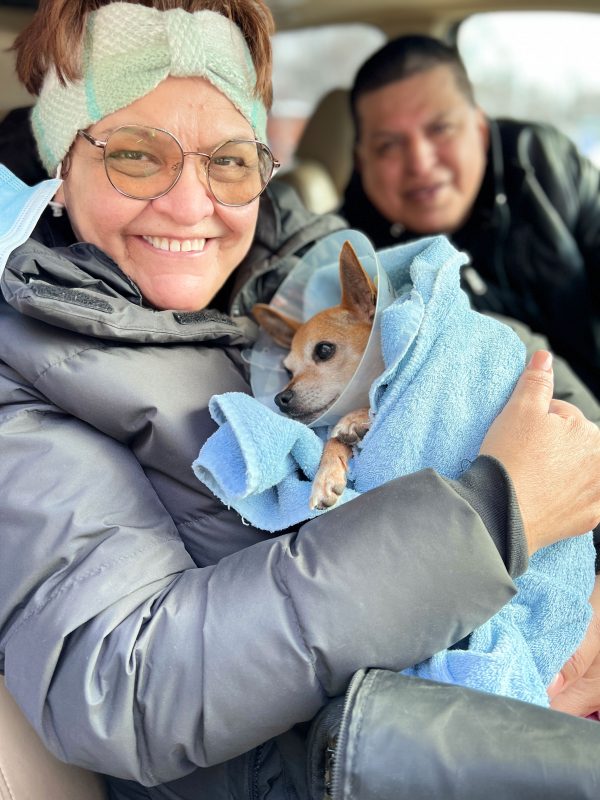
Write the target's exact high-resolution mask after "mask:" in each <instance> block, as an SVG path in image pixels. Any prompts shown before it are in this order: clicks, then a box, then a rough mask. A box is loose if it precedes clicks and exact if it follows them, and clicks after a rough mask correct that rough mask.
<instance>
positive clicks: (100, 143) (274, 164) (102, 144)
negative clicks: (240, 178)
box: [77, 125, 281, 208]
mask: <svg viewBox="0 0 600 800" xmlns="http://www.w3.org/2000/svg"><path fill="white" fill-rule="evenodd" d="M122 128H147V129H148V130H155V131H160V132H161V133H166V134H167V136H170V137H171V138H172V139H173V140H174V141H175V143H176V144H177V145H178V147H179V149H180V150H181V169H180V170H179V173H178V175H177V177H176V178H175V180H174V181H173V183H172V184H171V185H170V186H169V188H168V189H165V191H164V192H160V194H156V195H152V196H151V197H136V196H135V195H132V194H128V193H127V192H124V191H123V190H122V189H119V187H118V186H115V184H114V183H113V181H112V180H111V177H110V175H109V173H108V164H107V163H106V145H107V144H108V141H109V139H110V137H111V136H113V135H114V134H115V133H117V131H119V130H121V129H122ZM77 136H81V137H83V138H84V139H85V141H86V142H89V144H91V145H93V146H94V147H99V148H100V149H101V150H102V151H103V156H102V162H103V164H104V171H105V173H106V177H107V178H108V182H109V183H110V185H111V186H112V187H113V189H114V190H115V191H116V192H119V194H121V195H123V197H129V198H131V199H132V200H158V198H159V197H164V196H165V195H166V194H168V193H169V192H170V191H171V189H173V188H174V187H175V186H176V185H177V183H178V181H179V179H180V178H181V175H182V173H183V162H184V159H185V157H186V156H202V157H203V158H205V159H206V161H205V162H204V171H205V173H206V182H207V184H208V190H209V191H210V193H211V195H212V196H213V197H214V199H215V202H216V203H218V204H219V205H220V206H225V207H226V208H243V207H244V206H247V205H250V203H252V202H254V200H256V199H257V198H258V197H260V196H261V194H262V193H263V192H264V191H265V189H266V188H267V186H268V185H269V183H270V182H271V180H272V178H273V177H274V176H275V174H276V173H277V170H278V169H279V168H280V167H281V162H279V161H278V160H277V159H276V158H275V156H274V155H273V153H272V152H271V148H270V147H269V146H268V145H266V144H265V143H264V142H261V141H259V140H258V139H227V141H225V142H223V143H222V144H219V145H217V146H216V147H215V148H214V149H213V150H212V152H211V153H202V152H200V151H199V150H184V149H183V145H182V144H181V142H180V141H179V139H178V138H177V137H176V136H175V134H174V133H171V131H168V130H166V128H156V127H154V126H153V125H119V127H118V128H115V129H114V131H111V132H110V134H109V135H108V137H107V138H106V139H104V140H103V139H95V138H94V137H93V136H92V135H91V134H89V133H88V132H87V131H84V130H83V128H79V130H78V131H77ZM227 144H257V145H260V146H261V147H263V148H264V149H265V150H266V151H267V153H268V154H269V156H270V158H271V173H270V175H269V177H268V178H267V180H266V181H265V185H264V186H263V187H262V189H261V190H260V192H258V194H256V195H254V197H252V198H250V200H246V202H245V203H224V202H223V201H222V200H219V198H218V197H217V196H216V194H215V193H214V192H213V190H212V187H211V185H210V176H209V174H208V165H209V164H210V160H211V158H212V157H213V155H214V154H215V153H216V152H217V151H218V150H220V149H221V148H222V147H225V145H227Z"/></svg>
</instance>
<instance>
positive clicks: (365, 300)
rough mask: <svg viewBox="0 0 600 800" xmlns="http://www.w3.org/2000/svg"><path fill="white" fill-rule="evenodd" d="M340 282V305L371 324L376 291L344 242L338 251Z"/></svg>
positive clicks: (351, 248)
mask: <svg viewBox="0 0 600 800" xmlns="http://www.w3.org/2000/svg"><path fill="white" fill-rule="evenodd" d="M340 282H341V284H342V302H341V305H342V306H344V308H349V309H351V310H352V311H353V312H354V313H355V314H358V315H359V316H360V317H363V318H365V319H366V320H367V321H368V322H373V317H374V316H375V304H376V302H377V289H376V288H375V284H374V283H373V281H372V280H371V278H370V277H369V276H368V275H367V273H366V272H365V271H364V269H363V265H362V264H361V263H360V261H359V259H358V256H357V255H356V253H355V252H354V248H353V247H352V245H351V244H350V242H344V244H343V245H342V249H341V251H340Z"/></svg>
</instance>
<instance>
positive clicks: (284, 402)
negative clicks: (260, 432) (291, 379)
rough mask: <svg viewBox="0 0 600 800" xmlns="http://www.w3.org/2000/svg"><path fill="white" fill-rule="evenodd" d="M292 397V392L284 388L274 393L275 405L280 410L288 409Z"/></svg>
mask: <svg viewBox="0 0 600 800" xmlns="http://www.w3.org/2000/svg"><path fill="white" fill-rule="evenodd" d="M293 399H294V392H293V391H292V390H291V389H284V390H283V391H282V392H279V394H276V395H275V405H276V406H277V408H278V409H279V410H280V411H283V412H284V413H285V411H287V410H289V408H290V405H291V403H292V401H293Z"/></svg>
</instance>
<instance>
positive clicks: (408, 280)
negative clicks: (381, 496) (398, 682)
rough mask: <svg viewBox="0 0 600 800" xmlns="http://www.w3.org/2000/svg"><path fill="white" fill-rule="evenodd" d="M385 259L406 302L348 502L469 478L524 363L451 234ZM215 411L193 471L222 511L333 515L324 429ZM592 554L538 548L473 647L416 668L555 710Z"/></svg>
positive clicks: (251, 516)
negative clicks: (395, 484)
mask: <svg viewBox="0 0 600 800" xmlns="http://www.w3.org/2000/svg"><path fill="white" fill-rule="evenodd" d="M379 258H380V261H381V264H382V266H383V268H384V269H385V270H386V272H387V273H388V275H389V277H390V280H391V282H392V284H393V286H394V287H395V288H396V289H397V293H398V297H397V299H396V300H395V301H394V302H393V303H392V304H391V305H390V306H389V307H388V308H387V309H386V310H385V311H384V312H383V315H382V320H381V344H382V352H383V357H384V363H385V365H386V368H385V371H384V372H383V374H382V375H381V376H380V377H379V378H378V379H377V380H376V381H375V382H374V383H373V385H372V387H371V391H370V404H371V412H372V419H373V421H372V426H371V429H370V431H369V432H368V433H367V435H366V436H365V438H364V440H363V442H362V443H361V446H360V448H359V450H358V451H357V452H356V454H355V456H354V458H353V459H352V461H351V465H350V474H349V478H350V480H349V484H348V488H347V489H346V491H345V492H344V494H343V495H342V497H341V499H340V502H341V503H343V502H347V501H349V500H351V499H352V498H353V497H356V495H357V494H360V493H362V492H365V491H368V490H369V489H371V488H373V487H375V486H377V485H379V484H381V483H382V482H384V481H387V480H390V479H391V478H394V477H397V476H399V475H403V474H408V473H411V472H415V471H417V470H420V469H423V468H425V467H432V468H433V469H435V470H437V471H438V472H439V473H440V474H442V475H444V476H446V477H449V478H455V477H457V476H459V475H460V474H461V472H462V471H463V470H464V469H465V468H466V467H467V466H468V464H469V462H470V461H472V460H473V459H474V458H475V457H476V456H477V453H478V451H479V447H480V444H481V442H482V440H483V437H484V435H485V433H486V431H487V429H488V427H489V425H490V424H491V422H492V421H493V419H494V418H495V416H496V415H497V413H498V412H499V411H500V409H501V408H502V407H503V405H504V404H505V402H506V400H507V398H508V397H509V395H510V393H511V391H512V389H513V387H514V384H515V382H516V380H517V378H518V376H519V375H520V373H521V371H522V369H523V366H524V358H525V353H524V347H523V345H522V343H521V342H520V341H519V339H518V338H517V337H516V335H515V334H514V333H513V332H512V331H511V330H510V329H509V328H507V327H506V326H504V325H502V324H500V323H499V322H497V321H496V320H494V319H491V318H489V317H485V316H482V315H480V314H477V313H476V312H474V311H472V310H471V309H470V307H469V303H468V299H467V297H466V295H465V294H464V293H463V292H462V291H461V289H460V280H459V271H460V267H461V265H462V264H464V263H465V261H466V259H465V257H464V256H463V254H461V253H458V252H457V251H456V250H455V249H454V248H453V247H452V246H451V245H450V244H449V242H448V241H447V240H446V239H445V238H444V237H434V238H431V239H425V240H421V241H419V242H415V243H413V244H411V245H404V246H400V247H395V248H390V249H389V250H385V251H382V252H381V253H379ZM210 410H211V413H212V415H213V417H214V419H215V420H216V422H217V423H218V424H219V428H218V430H217V431H216V433H215V434H213V436H212V437H210V438H209V439H208V441H207V442H206V443H205V444H204V446H203V447H202V449H201V451H200V454H199V456H198V458H197V460H196V461H195V462H194V464H193V469H194V471H195V474H196V475H197V477H198V478H199V479H200V480H201V481H203V482H204V483H205V484H206V485H207V486H208V487H209V488H210V489H211V490H212V491H213V492H214V493H215V494H216V495H217V496H218V497H219V498H220V499H221V500H222V501H223V502H224V503H226V504H228V505H230V506H232V507H234V508H235V509H236V510H237V511H239V513H240V514H241V515H242V516H243V517H245V518H246V519H247V520H248V521H249V522H251V523H252V524H253V525H255V526H257V527H259V528H262V529H264V530H267V531H277V530H282V529H285V528H287V527H289V526H291V525H296V524H297V523H299V522H301V521H303V520H306V519H308V518H309V517H311V516H315V515H316V514H319V513H326V512H316V511H315V512H309V509H308V498H309V495H310V489H311V481H312V479H313V477H314V475H315V474H316V471H317V468H318V464H319V459H320V455H321V452H322V447H323V440H324V438H325V436H326V433H327V431H323V430H319V431H314V430H311V429H310V428H308V427H306V426H304V425H302V424H300V423H297V422H294V421H293V420H289V419H286V418H285V417H283V416H280V415H278V414H276V413H274V412H271V411H270V410H269V409H266V408H265V407H264V406H263V405H261V404H260V403H259V402H258V401H256V400H255V399H254V398H252V397H249V396H248V395H244V394H238V393H230V394H225V395H221V396H216V397H213V398H212V400H211V403H210ZM398 513H399V515H401V513H402V509H398ZM374 523H376V520H374ZM594 558H595V551H594V547H593V543H592V539H591V534H587V535H586V536H582V537H578V538H577V539H572V540H569V541H565V542H559V543H557V544H555V545H552V546H551V547H548V548H545V549H544V550H541V551H539V552H538V553H536V554H535V555H534V556H533V557H532V558H531V560H530V563H529V568H528V570H527V572H526V573H525V574H524V575H522V576H521V577H520V578H518V579H517V581H516V584H517V587H518V593H517V595H516V596H515V597H514V598H513V600H512V601H511V602H510V603H508V604H507V605H506V606H505V607H504V608H503V609H502V610H501V611H500V612H499V613H498V614H496V615H495V616H494V617H493V618H492V619H491V620H489V622H487V623H486V624H485V625H483V626H482V627H481V628H479V629H478V630H476V631H475V632H474V633H473V634H472V635H471V637H470V643H469V649H468V650H449V651H443V652H441V653H438V654H436V655H435V656H433V657H432V658H431V659H429V660H428V661H426V662H424V663H422V664H418V665H417V666H415V667H414V668H411V669H410V670H407V671H406V672H407V673H408V674H413V675H418V676H420V677H426V678H430V679H433V680H441V681H446V682H451V683H458V684H462V685H465V686H469V687H472V688H475V689H480V690H484V691H489V692H494V693H498V694H502V695H506V696H510V697H515V698H517V699H520V700H525V701H528V702H533V703H537V704H539V705H548V700H547V695H546V686H547V685H548V683H549V682H550V681H551V679H552V677H553V676H554V675H555V674H556V672H557V671H558V670H559V669H560V668H561V667H562V665H563V664H564V662H565V661H566V660H567V658H568V657H569V656H570V655H571V654H572V653H573V651H574V650H575V649H576V647H577V646H578V644H579V642H580V641H581V639H582V637H583V635H584V633H585V631H586V629H587V626H588V623H589V620H590V618H591V609H590V606H589V603H588V598H589V595H590V593H591V590H592V586H593V581H594Z"/></svg>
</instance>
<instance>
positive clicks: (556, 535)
mask: <svg viewBox="0 0 600 800" xmlns="http://www.w3.org/2000/svg"><path fill="white" fill-rule="evenodd" d="M553 385H554V384H553V374H552V357H551V355H550V353H547V352H545V351H543V350H539V351H537V352H536V353H535V354H534V355H533V357H532V359H531V361H530V362H529V364H528V366H527V368H526V369H525V371H524V372H523V374H522V375H521V377H520V379H519V381H518V383H517V385H516V387H515V389H514V391H513V394H512V395H511V397H510V399H509V401H508V403H507V404H506V406H505V408H504V409H503V410H502V412H501V413H500V414H499V415H498V417H497V418H496V420H495V421H494V423H493V424H492V426H491V427H490V429H489V431H488V433H487V435H486V437H485V439H484V441H483V443H482V446H481V450H480V453H481V454H482V455H489V456H493V457H494V458H497V459H498V460H499V461H500V462H501V463H502V464H503V465H504V467H505V468H506V470H507V471H508V473H509V475H510V477H511V479H512V481H513V485H514V487H515V492H516V495H517V499H518V501H519V507H520V510H521V515H522V518H523V524H524V530H525V536H526V538H527V543H528V548H529V554H530V555H531V554H533V553H534V552H536V550H539V549H540V548H541V547H545V546H546V545H549V544H552V543H553V542H556V541H559V540H560V539H566V538H568V537H570V536H577V535H579V534H582V533H585V532H586V531H589V530H591V529H592V528H594V527H595V526H596V525H597V524H598V523H599V522H600V430H598V428H597V427H596V425H594V424H593V423H592V422H590V421H589V420H587V419H586V418H585V417H584V416H583V414H582V413H581V412H580V411H579V410H578V409H577V408H576V407H575V406H573V405H571V404H570V403H566V402H564V401H558V400H553V399H552V391H553Z"/></svg>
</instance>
